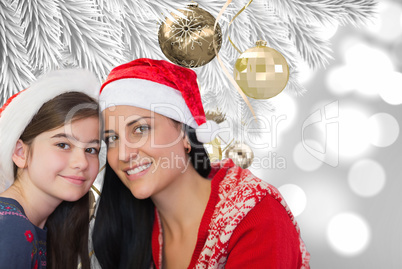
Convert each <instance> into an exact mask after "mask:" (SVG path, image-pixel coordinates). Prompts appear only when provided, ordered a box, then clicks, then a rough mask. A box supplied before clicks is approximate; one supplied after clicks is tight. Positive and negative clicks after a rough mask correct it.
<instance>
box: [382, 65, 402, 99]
mask: <svg viewBox="0 0 402 269" xmlns="http://www.w3.org/2000/svg"><path fill="white" fill-rule="evenodd" d="M380 96H381V98H382V99H383V100H384V101H385V102H387V103H388V104H390V105H400V104H402V73H399V72H389V73H387V75H386V76H384V77H383V84H382V87H381V90H380Z"/></svg>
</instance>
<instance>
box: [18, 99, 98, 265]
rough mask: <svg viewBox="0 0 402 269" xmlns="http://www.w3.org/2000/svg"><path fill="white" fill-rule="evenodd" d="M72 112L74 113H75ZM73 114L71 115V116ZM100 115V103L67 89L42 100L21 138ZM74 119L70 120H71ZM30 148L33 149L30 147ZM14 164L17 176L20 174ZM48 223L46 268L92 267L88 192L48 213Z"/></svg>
mask: <svg viewBox="0 0 402 269" xmlns="http://www.w3.org/2000/svg"><path fill="white" fill-rule="evenodd" d="M72 113H73V114H72ZM70 115H71V116H72V117H71V119H68V117H70ZM89 117H96V118H99V117H100V116H99V105H98V103H97V102H96V101H95V100H94V99H92V98H91V97H89V96H88V95H86V94H84V93H81V92H67V93H64V94H61V95H58V96H56V97H55V98H53V99H51V100H50V101H48V102H46V103H45V104H43V106H42V107H41V108H40V109H39V111H38V112H37V113H36V115H35V116H34V117H33V118H32V120H31V122H30V123H29V124H28V125H27V127H26V128H25V130H24V132H23V133H22V135H21V137H20V139H21V140H22V141H23V142H24V143H25V144H27V145H28V146H31V145H32V142H33V140H34V139H35V137H37V136H38V135H40V134H41V133H44V132H47V131H50V130H53V129H56V128H59V127H61V126H63V125H65V124H67V123H70V122H72V121H76V120H80V119H84V118H89ZM69 120H71V121H69ZM30 150H32V149H31V148H30ZM17 172H18V168H17V166H16V165H15V164H14V177H15V178H16V179H17V178H18V173H17ZM46 227H47V242H46V243H47V268H58V269H59V268H66V269H67V268H68V269H70V268H77V265H78V262H79V261H80V262H81V264H82V268H90V265H89V256H88V229H89V195H88V193H87V194H86V195H84V196H83V197H82V198H81V199H79V200H78V201H75V202H66V201H63V202H62V203H61V204H60V205H59V206H58V207H57V208H56V210H55V211H54V212H53V213H52V214H51V215H50V216H49V218H48V219H47V222H46Z"/></svg>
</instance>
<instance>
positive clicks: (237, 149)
mask: <svg viewBox="0 0 402 269" xmlns="http://www.w3.org/2000/svg"><path fill="white" fill-rule="evenodd" d="M225 157H226V158H230V159H232V160H233V162H234V163H235V164H236V165H237V166H240V167H241V168H243V169H245V168H247V167H249V166H250V165H251V163H252V162H253V160H254V153H253V151H252V150H251V148H250V147H249V146H248V145H246V144H244V143H235V144H234V145H232V146H230V147H229V148H228V149H227V150H226V152H225Z"/></svg>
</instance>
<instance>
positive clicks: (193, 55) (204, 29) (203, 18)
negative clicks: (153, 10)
mask: <svg viewBox="0 0 402 269" xmlns="http://www.w3.org/2000/svg"><path fill="white" fill-rule="evenodd" d="M187 9H188V10H180V9H179V11H180V12H181V13H183V15H184V16H185V18H181V17H179V16H177V15H176V14H173V13H172V14H171V15H172V16H173V17H174V18H175V19H176V21H174V22H173V21H171V20H170V19H168V18H167V19H166V21H165V22H164V23H163V24H162V25H161V26H160V28H159V33H158V39H159V46H160V48H161V50H162V52H163V54H165V56H166V57H167V58H168V59H169V60H170V61H171V62H173V63H175V64H177V65H181V66H184V67H187V68H194V67H199V66H202V65H205V64H207V63H209V62H210V61H211V60H212V59H213V58H214V57H215V51H214V46H213V40H214V35H215V42H216V45H217V50H218V51H219V49H220V48H221V46H222V31H221V28H220V26H219V24H218V25H217V27H216V30H215V31H214V24H215V18H214V17H213V16H212V15H211V14H210V13H208V12H207V11H205V10H203V9H201V8H199V7H198V4H197V3H191V4H189V5H188V7H187Z"/></svg>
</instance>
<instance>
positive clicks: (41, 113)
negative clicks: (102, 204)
mask: <svg viewBox="0 0 402 269" xmlns="http://www.w3.org/2000/svg"><path fill="white" fill-rule="evenodd" d="M97 89H98V82H97V78H96V77H95V76H94V75H93V74H92V73H90V72H88V71H84V70H59V71H53V72H51V73H49V74H47V75H45V76H43V77H42V78H40V79H39V80H38V81H36V82H35V83H33V85H31V86H30V87H29V88H28V89H26V90H24V91H21V92H19V93H17V94H16V95H14V96H12V97H11V98H10V99H9V100H8V101H7V102H6V104H5V105H4V106H3V107H2V108H1V109H0V148H1V150H0V267H1V268H76V267H77V265H78V263H79V261H81V264H82V268H89V257H88V224H89V200H88V197H89V195H88V191H89V188H90V187H91V185H92V183H93V181H94V180H95V178H96V175H97V174H98V171H99V160H98V152H99V149H100V143H99V140H100V137H99V106H98V103H97V102H96V100H95V99H93V98H92V97H94V96H96V94H97ZM91 96H92V97H91Z"/></svg>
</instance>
